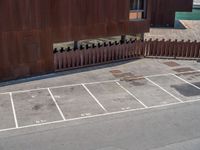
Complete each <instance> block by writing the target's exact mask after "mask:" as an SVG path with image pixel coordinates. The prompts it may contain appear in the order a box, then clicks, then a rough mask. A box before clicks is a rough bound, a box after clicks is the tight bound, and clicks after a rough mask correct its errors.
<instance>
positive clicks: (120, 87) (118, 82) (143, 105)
mask: <svg viewBox="0 0 200 150" xmlns="http://www.w3.org/2000/svg"><path fill="white" fill-rule="evenodd" d="M115 83H117V85H119V87H120V88H121V89H123V90H124V91H126V92H127V93H128V94H129V95H131V96H132V97H133V98H134V99H136V100H137V101H138V102H139V103H140V104H141V105H142V106H143V107H144V108H148V106H146V105H145V104H144V103H143V102H142V101H140V100H139V99H138V98H137V97H136V96H135V95H133V94H132V93H131V92H130V91H129V90H127V89H126V88H125V87H123V86H122V85H121V84H120V83H119V82H115Z"/></svg>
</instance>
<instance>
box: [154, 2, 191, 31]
mask: <svg viewBox="0 0 200 150" xmlns="http://www.w3.org/2000/svg"><path fill="white" fill-rule="evenodd" d="M192 7H193V0H153V1H152V18H151V26H158V27H159V26H169V27H173V26H174V21H175V12H176V11H192Z"/></svg>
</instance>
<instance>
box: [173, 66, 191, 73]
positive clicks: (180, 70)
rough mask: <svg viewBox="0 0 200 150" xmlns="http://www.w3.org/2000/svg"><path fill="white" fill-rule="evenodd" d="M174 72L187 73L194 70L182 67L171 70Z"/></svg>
mask: <svg viewBox="0 0 200 150" xmlns="http://www.w3.org/2000/svg"><path fill="white" fill-rule="evenodd" d="M173 70H174V71H176V72H188V71H194V69H192V68H190V67H182V68H177V69H173Z"/></svg>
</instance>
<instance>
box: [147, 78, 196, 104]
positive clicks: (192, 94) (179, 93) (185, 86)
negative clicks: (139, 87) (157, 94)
mask: <svg viewBox="0 0 200 150" xmlns="http://www.w3.org/2000/svg"><path fill="white" fill-rule="evenodd" d="M149 80H151V81H152V82H154V83H155V84H157V85H158V86H160V87H161V88H163V89H165V90H166V91H167V92H168V93H171V94H172V95H173V96H174V97H176V98H177V99H180V100H182V101H188V100H192V99H199V98H200V90H199V89H197V88H196V87H194V86H193V85H191V84H189V83H187V82H185V81H183V80H181V79H179V78H177V77H176V76H174V75H169V76H161V77H159V78H155V77H151V78H150V79H149Z"/></svg>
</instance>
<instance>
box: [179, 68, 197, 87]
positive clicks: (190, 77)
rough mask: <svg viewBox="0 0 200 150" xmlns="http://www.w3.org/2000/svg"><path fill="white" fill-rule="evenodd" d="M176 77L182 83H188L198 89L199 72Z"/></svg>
mask: <svg viewBox="0 0 200 150" xmlns="http://www.w3.org/2000/svg"><path fill="white" fill-rule="evenodd" d="M176 76H177V77H180V78H181V79H183V80H184V82H189V83H190V84H192V85H193V86H194V87H196V88H198V89H199V88H200V72H195V73H182V74H176Z"/></svg>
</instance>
